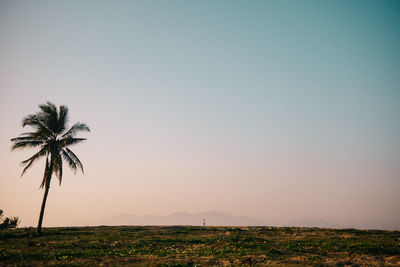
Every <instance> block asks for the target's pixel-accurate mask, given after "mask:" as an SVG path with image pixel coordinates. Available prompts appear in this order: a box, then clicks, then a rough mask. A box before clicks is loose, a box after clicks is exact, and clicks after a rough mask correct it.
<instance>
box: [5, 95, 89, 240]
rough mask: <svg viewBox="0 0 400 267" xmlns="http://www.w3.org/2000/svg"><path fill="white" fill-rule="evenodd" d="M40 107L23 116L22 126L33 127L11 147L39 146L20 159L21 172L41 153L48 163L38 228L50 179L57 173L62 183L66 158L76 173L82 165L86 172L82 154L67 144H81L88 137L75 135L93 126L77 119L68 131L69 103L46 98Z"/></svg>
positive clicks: (40, 229) (14, 140) (40, 223)
mask: <svg viewBox="0 0 400 267" xmlns="http://www.w3.org/2000/svg"><path fill="white" fill-rule="evenodd" d="M39 108H40V111H39V112H37V113H36V114H29V115H27V116H26V117H25V118H24V119H23V120H22V127H25V126H31V127H32V128H33V129H34V131H33V132H27V133H23V134H21V135H20V136H19V137H16V138H12V139H11V142H13V145H12V147H11V150H15V149H22V148H30V147H38V148H39V151H38V152H37V153H36V154H34V155H33V156H32V157H30V158H29V159H27V160H24V161H22V162H21V164H22V165H25V168H24V170H23V171H22V174H21V176H22V175H24V173H25V172H26V171H27V170H28V169H29V168H30V167H31V166H32V164H33V163H34V162H35V161H37V160H38V159H40V158H42V157H46V166H45V170H44V176H43V180H42V183H41V184H40V188H41V189H42V188H44V196H43V201H42V207H41V209H40V215H39V222H38V227H37V232H38V233H40V232H41V231H42V221H43V214H44V208H45V206H46V200H47V194H48V193H49V189H50V181H51V177H52V174H53V173H54V174H55V175H56V176H57V177H58V180H59V183H60V185H61V181H62V175H63V160H64V161H66V162H67V164H68V165H69V167H70V168H71V169H72V170H73V171H74V173H76V171H77V170H78V169H80V170H81V171H82V173H83V166H82V163H81V161H80V160H79V158H78V157H77V156H76V155H75V154H74V153H73V152H72V151H71V150H70V149H69V148H68V147H69V146H71V145H74V144H78V143H80V142H82V141H84V140H86V138H76V137H75V135H76V134H77V133H78V132H81V131H87V132H89V131H90V129H89V127H88V126H87V125H86V124H85V123H81V122H78V123H75V124H74V125H73V126H72V127H71V128H70V129H69V130H68V131H66V129H67V124H68V108H67V107H66V106H60V107H59V109H58V110H57V107H56V106H55V105H54V104H52V103H50V102H47V103H46V104H43V105H39Z"/></svg>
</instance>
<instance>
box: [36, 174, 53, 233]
mask: <svg viewBox="0 0 400 267" xmlns="http://www.w3.org/2000/svg"><path fill="white" fill-rule="evenodd" d="M49 189H50V183H47V182H46V186H45V188H44V196H43V201H42V207H41V208H40V215H39V223H38V227H37V232H38V233H41V232H42V222H43V215H44V208H45V207H46V200H47V195H48V194H49Z"/></svg>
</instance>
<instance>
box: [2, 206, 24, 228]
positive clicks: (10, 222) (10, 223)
mask: <svg viewBox="0 0 400 267" xmlns="http://www.w3.org/2000/svg"><path fill="white" fill-rule="evenodd" d="M3 217H4V215H3V210H0V229H4V228H17V226H18V225H19V224H20V222H21V221H20V220H19V218H18V217H11V218H8V217H5V218H4V219H3Z"/></svg>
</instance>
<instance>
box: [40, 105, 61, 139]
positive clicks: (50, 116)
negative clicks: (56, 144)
mask: <svg viewBox="0 0 400 267" xmlns="http://www.w3.org/2000/svg"><path fill="white" fill-rule="evenodd" d="M39 108H40V109H41V113H40V115H41V119H42V120H43V121H45V124H46V125H47V126H48V128H49V129H50V130H51V131H52V132H53V133H57V126H58V112H57V107H56V106H55V105H54V104H53V103H51V102H46V104H41V105H39Z"/></svg>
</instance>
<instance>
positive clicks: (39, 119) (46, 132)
mask: <svg viewBox="0 0 400 267" xmlns="http://www.w3.org/2000/svg"><path fill="white" fill-rule="evenodd" d="M27 125H28V126H31V127H33V128H35V129H36V130H37V131H36V133H37V135H43V136H46V137H48V136H51V135H52V134H53V131H52V130H51V129H50V128H49V125H48V123H47V121H46V120H45V119H44V118H43V116H42V114H30V115H28V116H26V117H25V118H24V119H22V127H25V126H27Z"/></svg>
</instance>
